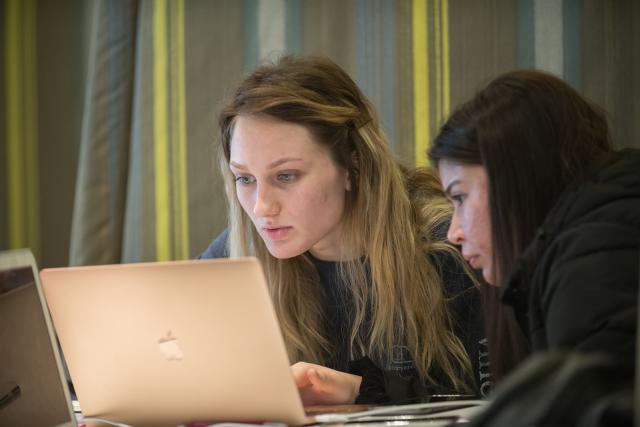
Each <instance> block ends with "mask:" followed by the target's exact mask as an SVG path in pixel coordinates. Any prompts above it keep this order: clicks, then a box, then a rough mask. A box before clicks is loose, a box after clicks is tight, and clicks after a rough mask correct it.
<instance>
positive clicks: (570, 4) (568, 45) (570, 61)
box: [562, 0, 583, 90]
mask: <svg viewBox="0 0 640 427" xmlns="http://www.w3.org/2000/svg"><path fill="white" fill-rule="evenodd" d="M582 17H583V14H582V1H581V0H563V5H562V21H563V22H562V28H563V31H562V44H563V53H564V70H563V77H564V79H565V80H566V81H567V82H568V83H569V84H571V85H572V86H573V87H574V88H575V89H577V90H581V89H582V41H581V35H582Z"/></svg>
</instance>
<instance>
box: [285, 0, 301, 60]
mask: <svg viewBox="0 0 640 427" xmlns="http://www.w3.org/2000/svg"><path fill="white" fill-rule="evenodd" d="M285 11H286V16H285V28H286V29H285V31H286V35H285V37H286V44H287V46H286V49H287V53H293V54H299V53H300V52H301V51H302V40H301V38H302V31H301V30H300V21H301V20H302V15H301V13H300V1H299V0H286V2H285Z"/></svg>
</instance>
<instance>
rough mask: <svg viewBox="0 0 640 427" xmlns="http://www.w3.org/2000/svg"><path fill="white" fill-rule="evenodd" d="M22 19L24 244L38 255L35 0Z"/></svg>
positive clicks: (28, 0) (29, 2) (28, 3)
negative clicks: (25, 213) (25, 234)
mask: <svg viewBox="0 0 640 427" xmlns="http://www.w3.org/2000/svg"><path fill="white" fill-rule="evenodd" d="M23 4H24V8H25V19H24V79H25V81H24V121H23V123H24V143H25V160H26V162H25V174H24V179H25V183H26V211H27V242H28V246H29V248H31V250H32V251H33V253H34V254H35V255H36V256H38V255H39V253H40V203H39V202H40V200H39V199H40V197H39V196H40V192H39V187H40V186H39V173H38V171H39V170H40V168H39V162H38V105H37V99H38V98H37V96H38V95H37V76H36V49H37V40H36V17H37V14H36V0H25V1H24V3H23Z"/></svg>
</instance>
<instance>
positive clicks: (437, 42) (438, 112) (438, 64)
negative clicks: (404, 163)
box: [429, 0, 442, 139]
mask: <svg viewBox="0 0 640 427" xmlns="http://www.w3.org/2000/svg"><path fill="white" fill-rule="evenodd" d="M441 3H442V0H435V1H434V3H433V4H434V8H433V27H434V28H433V35H434V41H433V44H434V49H433V50H434V58H435V64H434V68H435V71H436V78H435V85H436V102H435V108H434V109H435V111H434V113H435V114H434V117H435V124H436V126H440V123H441V121H442V32H441V31H440V29H441V26H440V24H441V22H440V5H441ZM429 130H430V131H431V129H429ZM431 137H432V135H431V132H429V139H431Z"/></svg>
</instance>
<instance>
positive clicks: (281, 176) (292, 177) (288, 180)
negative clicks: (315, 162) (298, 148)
mask: <svg viewBox="0 0 640 427" xmlns="http://www.w3.org/2000/svg"><path fill="white" fill-rule="evenodd" d="M285 177H286V178H285ZM277 178H278V181H280V182H284V183H285V184H289V183H292V182H294V181H295V180H296V179H297V178H298V175H296V174H295V173H293V172H284V173H279V174H278V175H277Z"/></svg>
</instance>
